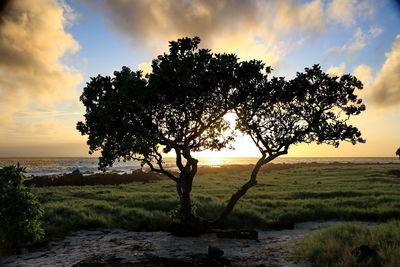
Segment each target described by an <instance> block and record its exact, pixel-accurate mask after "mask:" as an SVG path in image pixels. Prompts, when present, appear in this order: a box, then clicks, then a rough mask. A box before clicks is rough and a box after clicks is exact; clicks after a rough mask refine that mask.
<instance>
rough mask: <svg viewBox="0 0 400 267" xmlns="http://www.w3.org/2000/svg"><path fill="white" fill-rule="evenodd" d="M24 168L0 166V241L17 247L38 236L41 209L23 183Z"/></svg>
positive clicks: (40, 231) (41, 235)
mask: <svg viewBox="0 0 400 267" xmlns="http://www.w3.org/2000/svg"><path fill="white" fill-rule="evenodd" d="M24 172H25V168H20V167H19V166H7V167H4V168H2V169H0V244H1V245H3V246H20V245H22V244H24V243H30V242H33V241H37V240H39V239H41V238H42V237H43V235H44V231H43V229H42V228H41V225H40V218H41V217H42V215H43V210H42V208H41V206H40V203H39V202H38V200H37V198H36V196H35V195H34V194H32V193H31V192H30V191H29V188H27V187H26V186H25V185H24V184H23V182H24V179H25V176H24Z"/></svg>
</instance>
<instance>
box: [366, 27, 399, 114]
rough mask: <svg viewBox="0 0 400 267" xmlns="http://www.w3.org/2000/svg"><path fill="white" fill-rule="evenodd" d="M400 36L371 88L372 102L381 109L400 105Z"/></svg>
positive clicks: (397, 37)
mask: <svg viewBox="0 0 400 267" xmlns="http://www.w3.org/2000/svg"><path fill="white" fill-rule="evenodd" d="M399 74H400V34H399V35H397V36H396V39H395V41H394V42H393V45H392V49H391V51H390V52H389V53H387V54H386V61H385V63H384V64H383V66H382V68H381V69H380V71H379V72H378V74H377V76H376V79H375V81H374V83H373V85H372V87H371V96H372V101H373V102H374V103H375V104H377V105H379V106H381V107H394V106H399V105H400V79H399Z"/></svg>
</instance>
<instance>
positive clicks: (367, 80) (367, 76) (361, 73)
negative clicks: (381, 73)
mask: <svg viewBox="0 0 400 267" xmlns="http://www.w3.org/2000/svg"><path fill="white" fill-rule="evenodd" d="M353 75H354V76H355V77H356V78H357V79H359V80H360V81H361V82H362V83H363V84H364V86H368V85H370V84H372V82H373V77H372V73H371V67H370V66H368V65H365V64H361V65H359V66H357V67H356V68H355V70H354V72H353Z"/></svg>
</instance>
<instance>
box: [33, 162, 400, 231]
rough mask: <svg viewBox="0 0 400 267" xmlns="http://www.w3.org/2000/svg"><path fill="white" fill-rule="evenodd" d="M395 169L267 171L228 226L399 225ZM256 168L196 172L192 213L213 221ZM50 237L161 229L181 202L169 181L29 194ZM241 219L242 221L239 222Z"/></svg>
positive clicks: (288, 167) (282, 167)
mask: <svg viewBox="0 0 400 267" xmlns="http://www.w3.org/2000/svg"><path fill="white" fill-rule="evenodd" d="M396 165H397V164H365V165H362V164H339V163H337V164H269V165H266V166H265V167H264V168H261V170H260V174H259V179H258V180H259V183H258V184H257V185H256V186H255V187H254V188H253V190H251V191H249V192H248V194H246V196H244V198H243V201H241V202H239V203H238V205H237V207H236V209H235V210H234V211H233V212H232V214H231V216H229V217H228V219H227V221H226V227H228V228H238V229H250V228H253V229H283V228H291V227H293V225H294V224H295V223H297V222H304V221H316V220H349V221H354V220H361V221H375V222H385V221H388V220H392V219H400V213H399V208H400V180H399V178H397V177H396V176H390V175H389V174H388V171H389V170H392V169H396V168H398V167H397V166H396ZM253 167H254V165H231V166H222V167H220V168H212V167H205V166H204V167H199V171H198V182H197V183H196V184H195V185H194V186H193V203H194V204H193V207H194V208H193V212H194V213H196V214H198V215H199V216H202V217H204V218H213V217H214V216H216V215H217V214H218V213H219V212H220V210H221V209H223V208H224V204H225V203H226V200H227V198H229V193H228V192H230V191H232V190H235V189H236V188H238V187H240V185H241V183H243V182H244V181H245V179H246V177H247V176H248V174H249V173H250V172H251V171H252V169H253ZM32 191H33V192H34V193H35V194H36V195H37V197H38V200H39V201H40V202H41V203H42V205H43V208H44V210H45V214H44V217H43V219H42V222H43V226H44V228H45V230H46V235H47V236H48V237H54V236H63V235H65V234H67V233H68V232H70V231H75V230H80V229H94V228H123V229H128V230H133V231H158V230H167V229H168V226H169V224H170V222H171V219H173V218H176V215H177V205H178V203H179V199H178V198H177V196H176V194H175V187H174V185H173V184H171V183H170V181H169V180H168V179H162V180H153V181H149V182H143V181H138V182H133V183H131V184H124V185H94V186H52V187H33V188H32ZM243 218H246V219H243Z"/></svg>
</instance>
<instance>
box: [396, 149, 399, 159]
mask: <svg viewBox="0 0 400 267" xmlns="http://www.w3.org/2000/svg"><path fill="white" fill-rule="evenodd" d="M396 155H397V156H399V159H400V147H399V148H398V149H397V151H396Z"/></svg>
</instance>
